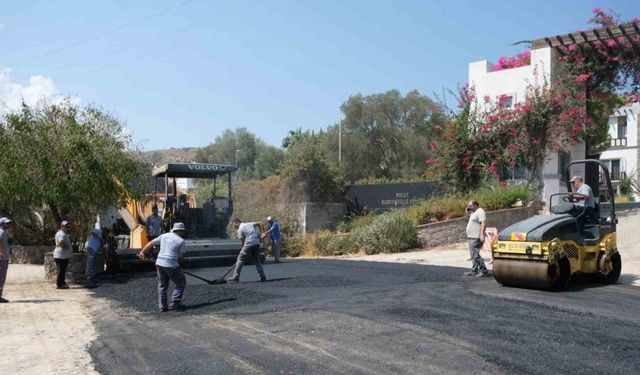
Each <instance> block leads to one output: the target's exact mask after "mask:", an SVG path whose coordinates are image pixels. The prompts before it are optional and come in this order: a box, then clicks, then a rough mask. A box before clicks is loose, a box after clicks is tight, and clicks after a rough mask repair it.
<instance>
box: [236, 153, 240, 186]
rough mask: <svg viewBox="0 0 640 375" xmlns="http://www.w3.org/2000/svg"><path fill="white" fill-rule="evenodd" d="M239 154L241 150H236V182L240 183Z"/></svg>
mask: <svg viewBox="0 0 640 375" xmlns="http://www.w3.org/2000/svg"><path fill="white" fill-rule="evenodd" d="M238 152H240V150H239V149H237V148H236V182H238V181H240V175H239V174H238Z"/></svg>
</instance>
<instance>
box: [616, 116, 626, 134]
mask: <svg viewBox="0 0 640 375" xmlns="http://www.w3.org/2000/svg"><path fill="white" fill-rule="evenodd" d="M625 138H627V116H618V139H625Z"/></svg>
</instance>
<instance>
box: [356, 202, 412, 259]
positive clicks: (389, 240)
mask: <svg viewBox="0 0 640 375" xmlns="http://www.w3.org/2000/svg"><path fill="white" fill-rule="evenodd" d="M349 237H351V238H350V241H353V243H355V244H356V245H357V248H358V249H363V250H364V252H365V253H366V254H378V253H397V252H400V251H403V250H406V249H409V248H412V247H414V246H416V244H417V239H418V230H417V228H416V226H415V224H414V223H413V220H412V219H411V218H410V217H409V216H407V214H406V213H405V212H403V211H392V212H387V213H384V214H382V215H379V216H376V217H375V218H374V220H373V222H372V223H371V224H370V225H367V226H362V227H359V228H356V229H354V231H353V232H351V233H350V234H349Z"/></svg>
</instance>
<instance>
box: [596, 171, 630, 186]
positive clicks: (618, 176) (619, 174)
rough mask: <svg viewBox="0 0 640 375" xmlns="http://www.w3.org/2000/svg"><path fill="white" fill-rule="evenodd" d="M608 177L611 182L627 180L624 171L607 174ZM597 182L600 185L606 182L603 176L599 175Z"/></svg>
mask: <svg viewBox="0 0 640 375" xmlns="http://www.w3.org/2000/svg"><path fill="white" fill-rule="evenodd" d="M609 177H610V178H611V181H621V180H624V179H625V178H627V172H624V171H613V172H609ZM599 180H600V182H601V183H604V182H605V181H606V180H605V178H604V174H602V173H600V177H599Z"/></svg>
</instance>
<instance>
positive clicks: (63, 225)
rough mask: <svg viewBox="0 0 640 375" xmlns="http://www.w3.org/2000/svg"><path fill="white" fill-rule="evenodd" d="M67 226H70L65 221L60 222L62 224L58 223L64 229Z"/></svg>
mask: <svg viewBox="0 0 640 375" xmlns="http://www.w3.org/2000/svg"><path fill="white" fill-rule="evenodd" d="M69 224H71V223H69V222H68V221H66V220H62V223H60V226H61V227H66V226H67V225H69Z"/></svg>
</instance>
